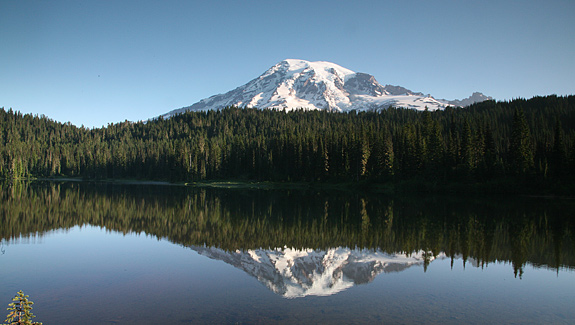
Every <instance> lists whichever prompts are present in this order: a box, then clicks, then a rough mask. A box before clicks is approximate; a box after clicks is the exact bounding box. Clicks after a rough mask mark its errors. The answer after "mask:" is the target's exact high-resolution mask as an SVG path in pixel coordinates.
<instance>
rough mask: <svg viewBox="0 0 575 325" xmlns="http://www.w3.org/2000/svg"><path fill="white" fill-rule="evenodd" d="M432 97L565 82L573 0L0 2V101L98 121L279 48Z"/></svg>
mask: <svg viewBox="0 0 575 325" xmlns="http://www.w3.org/2000/svg"><path fill="white" fill-rule="evenodd" d="M287 58H294V59H304V60H310V61H330V62H334V63H337V64H339V65H341V66H343V67H346V68H348V69H351V70H354V71H357V72H365V73H370V74H372V75H374V76H375V78H376V79H377V80H378V81H379V82H380V83H382V84H392V85H401V86H403V87H406V88H409V89H411V90H414V91H421V92H423V93H430V94H432V95H433V96H434V97H436V98H447V99H456V98H457V99H461V98H464V97H467V96H469V95H471V93H472V92H473V91H481V92H483V93H485V94H486V95H490V96H493V97H494V98H496V99H498V100H507V99H513V98H517V97H524V98H531V97H533V96H536V95H548V94H558V95H567V94H574V93H575V1H573V0H563V1H560V0H557V1H555V0H547V1H528V0H521V1H506V0H498V1H490V0H489V1H471V0H469V1H468V0H454V1H428V0H426V1H397V0H394V1H383V0H380V1H349V0H346V1H310V0H308V1H272V0H268V1H249V0H246V1H205V0H204V1H143V0H137V1H116V0H114V1H112V0H97V1H56V0H54V1H27V0H21V1H16V0H14V1H12V0H0V107H4V108H5V109H8V108H10V107H11V108H13V109H15V110H19V111H21V112H23V113H33V114H39V115H41V114H44V115H46V116H48V117H50V118H52V119H55V120H57V121H61V122H67V121H70V122H72V123H73V124H75V125H78V126H79V125H82V124H83V125H85V126H88V127H94V126H95V127H100V126H102V125H107V124H108V123H112V122H113V123H115V122H120V121H124V120H126V119H127V120H130V121H138V120H145V119H148V118H151V117H155V116H158V115H160V114H163V113H166V112H168V111H170V110H172V109H176V108H180V107H183V106H188V105H191V104H193V103H195V102H197V101H198V100H200V99H203V98H206V97H209V96H211V95H215V94H218V93H223V92H226V91H228V90H231V89H233V88H235V87H238V86H240V85H243V84H245V83H246V82H248V81H250V80H251V79H253V78H255V77H257V76H259V75H260V74H261V73H263V72H264V71H265V70H267V69H268V68H270V67H271V66H273V65H274V64H276V63H277V62H279V61H281V60H283V59H287Z"/></svg>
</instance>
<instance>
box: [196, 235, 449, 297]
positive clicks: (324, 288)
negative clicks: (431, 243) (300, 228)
mask: <svg viewBox="0 0 575 325" xmlns="http://www.w3.org/2000/svg"><path fill="white" fill-rule="evenodd" d="M191 248H192V249H193V250H195V251H197V252H198V253H199V254H200V255H203V256H207V257H209V258H211V259H216V260H221V261H224V262H226V263H228V264H230V265H232V266H234V267H236V268H238V269H241V270H243V271H244V272H246V273H247V274H249V275H251V276H253V277H255V278H256V279H258V281H260V282H261V283H262V284H264V285H265V286H266V287H268V288H269V289H270V290H272V291H273V292H275V293H277V294H279V295H281V296H283V297H286V298H298V297H305V296H329V295H333V294H336V293H338V292H340V291H343V290H345V289H348V288H350V287H352V286H354V285H358V284H365V283H368V282H371V281H372V280H373V279H374V278H375V277H376V276H377V275H379V274H380V273H382V272H386V273H388V272H400V271H403V270H405V269H407V268H408V267H410V266H413V265H423V264H424V261H425V260H426V253H424V252H423V251H420V252H417V253H413V254H409V255H407V254H388V253H385V252H382V251H379V250H377V251H373V250H361V249H349V248H343V247H338V248H331V249H328V250H314V249H293V248H287V247H284V248H277V249H269V250H264V249H253V250H247V251H240V250H237V251H235V252H231V251H226V250H223V249H220V248H215V247H198V246H192V247H191ZM440 257H444V255H443V254H441V256H440ZM431 259H433V257H432V258H431Z"/></svg>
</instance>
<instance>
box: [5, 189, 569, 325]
mask: <svg viewBox="0 0 575 325" xmlns="http://www.w3.org/2000/svg"><path fill="white" fill-rule="evenodd" d="M574 212H575V202H573V200H566V199H549V198H498V199H485V198H461V197H417V198H414V197H412V198H389V197H383V196H378V195H368V194H362V193H353V192H351V193H343V192H316V191H304V192H302V191H249V190H237V189H236V190H209V189H190V188H184V187H171V186H146V185H93V184H84V183H32V184H29V183H16V184H11V185H6V184H4V185H0V240H1V242H0V308H4V307H2V306H5V307H7V306H8V304H9V303H10V302H11V299H12V297H14V295H15V294H16V292H17V291H19V290H23V291H24V292H25V293H26V294H28V295H30V299H31V300H32V301H34V302H35V305H34V310H33V312H34V314H35V315H36V316H37V318H36V319H35V320H37V321H41V322H43V323H44V324H46V325H47V324H152V323H161V324H197V323H266V324H267V323H320V322H321V323H462V322H465V323H558V324H573V323H575V272H574V267H575V238H574V237H575V215H574ZM0 310H4V309H0ZM6 313H7V312H6ZM0 317H2V320H3V319H4V315H3V314H0Z"/></svg>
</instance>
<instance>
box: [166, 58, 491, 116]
mask: <svg viewBox="0 0 575 325" xmlns="http://www.w3.org/2000/svg"><path fill="white" fill-rule="evenodd" d="M489 99H492V98H491V97H488V96H485V95H483V94H482V93H479V92H476V93H473V95H472V96H470V97H468V98H466V99H463V100H446V99H435V98H434V97H432V96H431V95H424V94H423V93H420V92H413V91H411V90H409V89H406V88H404V87H401V86H393V85H386V86H382V85H381V84H379V83H378V82H377V80H376V79H375V78H374V77H373V76H372V75H370V74H367V73H361V72H354V71H352V70H349V69H346V68H344V67H341V66H339V65H337V64H335V63H331V62H325V61H317V62H310V61H306V60H297V59H287V60H283V61H281V62H279V63H277V64H276V65H274V66H273V67H271V68H269V69H268V70H267V71H265V72H264V73H263V74H261V75H260V76H259V77H257V78H255V79H253V80H251V81H250V82H248V83H247V84H245V85H243V86H240V87H237V88H236V89H234V90H231V91H228V92H226V93H224V94H218V95H214V96H211V97H209V98H205V99H202V100H200V101H199V102H197V103H195V104H193V105H191V106H186V107H182V108H178V109H175V110H172V111H170V112H168V113H166V114H164V115H162V117H164V118H168V117H170V116H173V115H175V114H178V113H182V112H186V111H206V110H217V109H222V108H224V107H227V106H238V107H255V108H260V109H279V110H285V111H290V110H293V109H300V108H301V109H308V110H320V109H321V110H329V111H338V112H345V111H351V110H358V111H362V110H373V109H381V108H387V107H390V106H393V107H404V108H411V109H417V110H425V109H429V110H438V109H445V108H446V107H448V106H466V105H470V104H472V103H475V102H480V101H484V100H489Z"/></svg>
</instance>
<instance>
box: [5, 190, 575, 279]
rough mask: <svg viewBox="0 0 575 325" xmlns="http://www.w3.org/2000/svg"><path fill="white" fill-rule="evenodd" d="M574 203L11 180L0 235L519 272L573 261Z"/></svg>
mask: <svg viewBox="0 0 575 325" xmlns="http://www.w3.org/2000/svg"><path fill="white" fill-rule="evenodd" d="M30 184H31V185H30ZM296 202H297V203H296ZM574 205H575V203H574V202H572V200H557V199H535V198H527V197H521V198H515V199H509V198H506V199H501V200H493V199H491V200H485V199H462V198H457V199H449V198H437V197H434V198H431V197H430V198H427V199H426V198H417V199H389V198H385V197H382V196H381V195H362V194H358V193H356V194H350V193H342V192H335V193H322V194H320V193H317V192H305V193H304V192H302V191H247V193H246V191H245V190H216V189H193V188H185V187H160V186H129V185H124V186H119V185H90V184H87V183H61V184H58V183H56V184H55V183H47V184H44V183H27V182H14V183H12V184H11V185H0V240H1V241H2V242H3V243H4V242H6V241H7V242H8V246H7V247H4V249H10V244H9V243H10V242H12V241H14V240H16V241H18V240H26V239H25V238H27V237H28V236H31V237H35V236H40V237H41V236H42V235H43V234H44V233H45V232H48V231H53V230H58V229H69V228H72V227H74V226H78V225H87V224H89V225H94V226H100V227H105V228H106V229H108V230H111V231H118V232H121V233H132V232H133V233H141V232H145V233H146V234H149V235H152V236H156V237H158V238H166V239H168V240H170V241H171V242H173V243H177V244H180V245H183V246H187V247H191V246H203V245H206V246H208V247H211V246H213V247H218V248H222V249H224V250H227V251H233V252H235V251H236V250H247V249H258V248H263V249H267V248H271V249H273V248H278V247H279V248H283V247H288V248H296V249H301V248H303V249H307V248H312V249H327V248H331V247H349V248H366V249H380V250H382V251H385V252H387V253H407V254H411V253H413V252H419V251H424V252H425V253H426V254H427V255H426V256H427V258H431V257H436V256H438V254H440V253H442V252H444V253H445V254H446V255H447V256H448V257H451V258H452V261H453V259H459V258H462V259H463V263H466V261H467V262H469V263H473V264H474V265H476V266H485V265H487V264H489V263H494V262H496V261H499V262H501V261H503V262H509V263H511V264H513V268H514V272H515V273H516V275H521V274H522V272H523V268H524V267H525V265H527V264H529V265H532V266H537V267H540V266H542V267H549V268H556V269H557V270H558V271H559V269H560V268H568V269H574V268H575V218H574V216H573V215H572V212H573V211H574V210H575V206H574ZM21 238H24V239H21ZM0 259H1V256H0Z"/></svg>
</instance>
